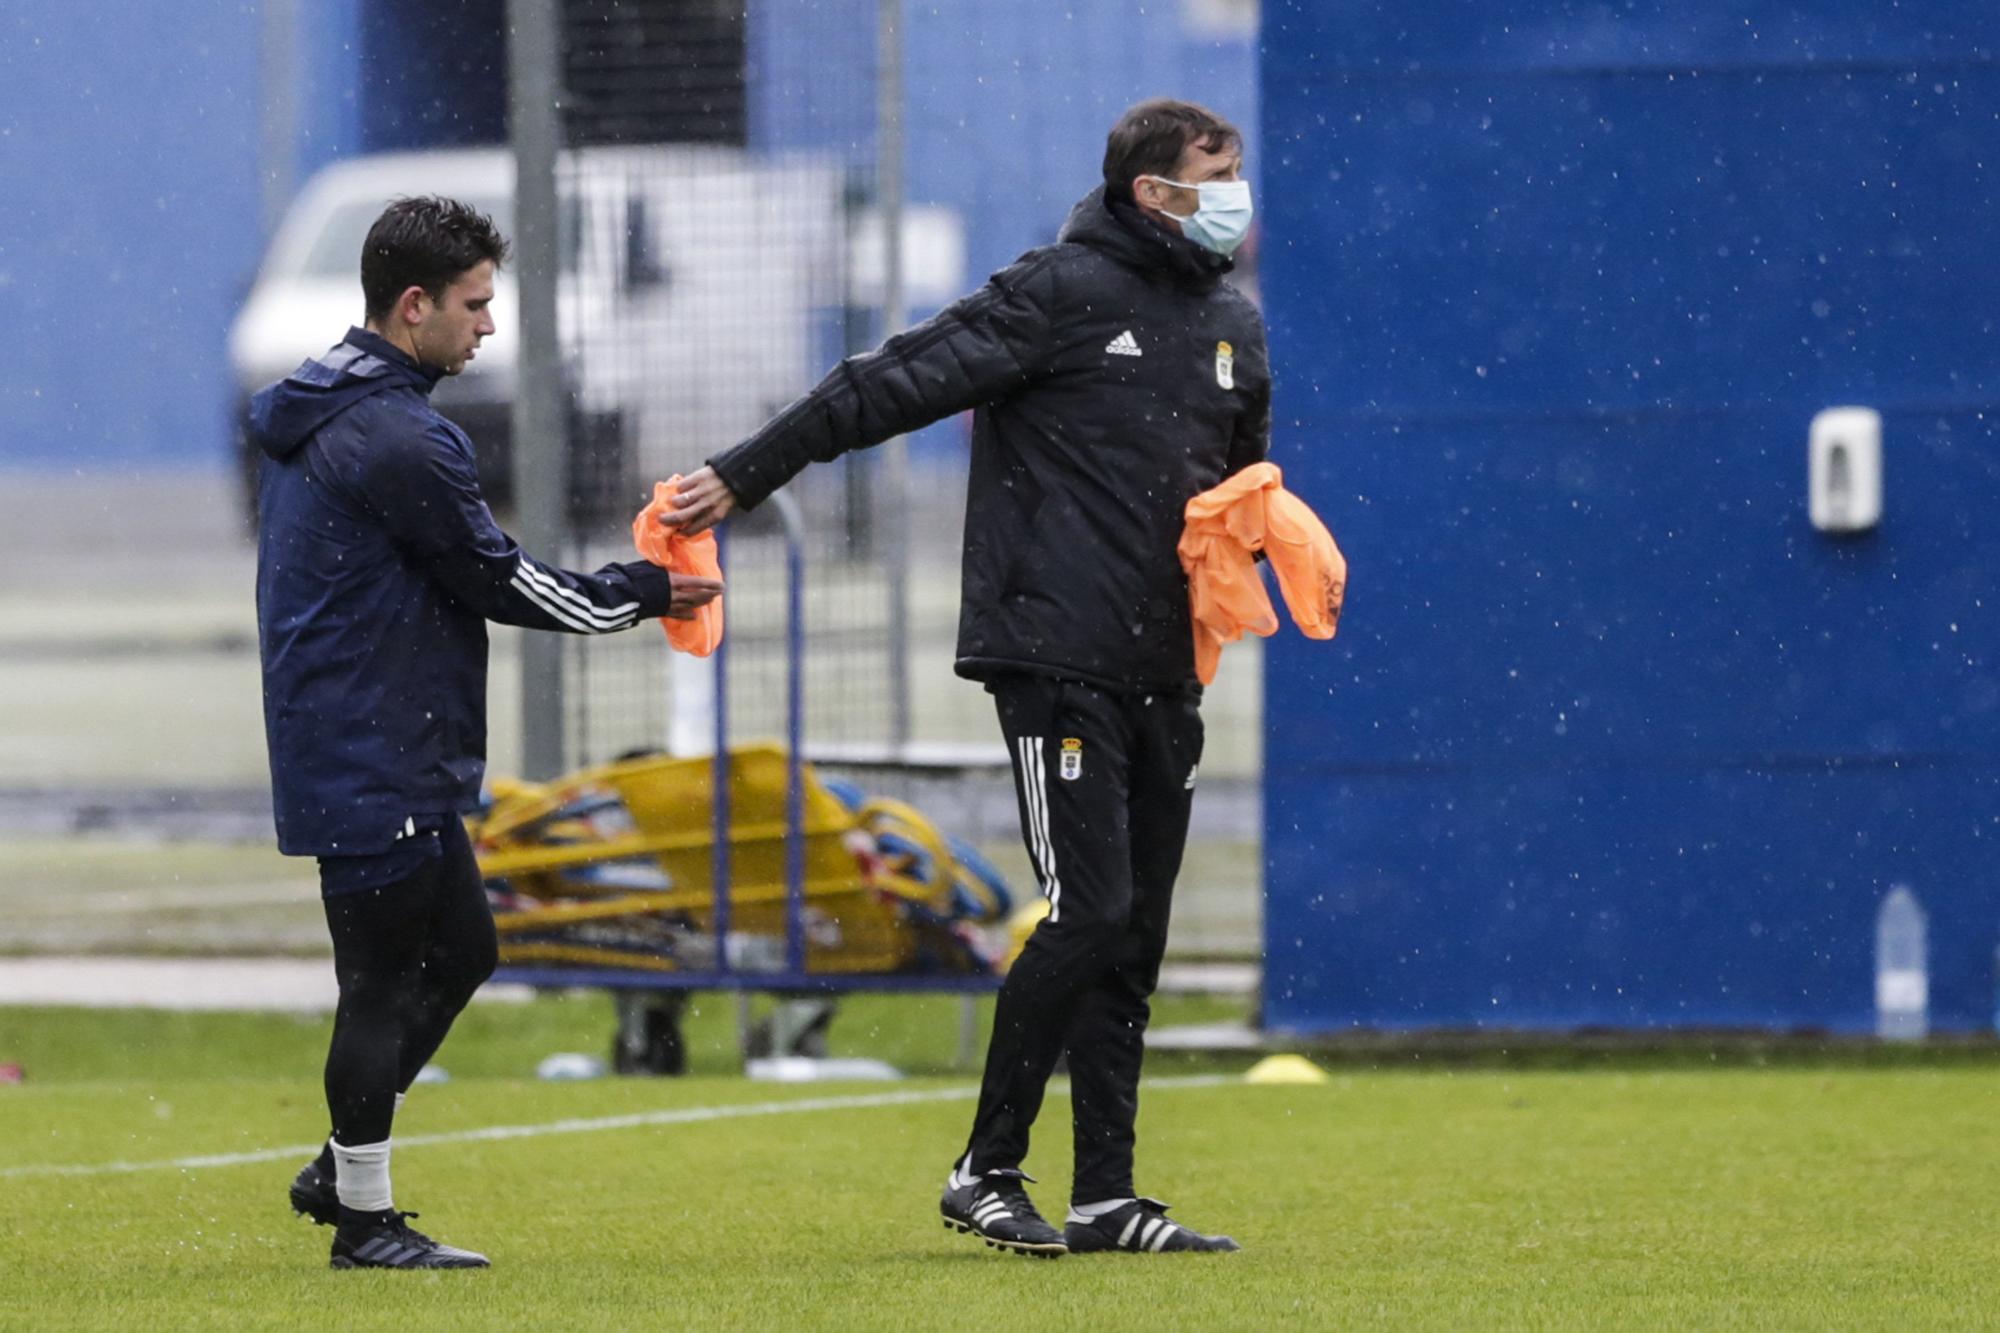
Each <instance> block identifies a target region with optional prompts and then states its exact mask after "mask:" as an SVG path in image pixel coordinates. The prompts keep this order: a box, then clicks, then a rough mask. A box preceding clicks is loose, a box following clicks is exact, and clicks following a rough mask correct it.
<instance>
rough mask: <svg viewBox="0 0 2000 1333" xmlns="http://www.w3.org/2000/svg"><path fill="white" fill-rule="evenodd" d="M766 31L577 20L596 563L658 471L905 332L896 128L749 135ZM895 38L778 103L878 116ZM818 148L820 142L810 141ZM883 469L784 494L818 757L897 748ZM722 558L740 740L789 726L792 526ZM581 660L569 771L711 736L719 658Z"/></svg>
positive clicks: (624, 654)
mask: <svg viewBox="0 0 2000 1333" xmlns="http://www.w3.org/2000/svg"><path fill="white" fill-rule="evenodd" d="M750 17H751V16H750V15H748V14H747V13H746V12H745V11H742V10H740V9H732V8H729V7H726V6H717V5H715V4H713V3H710V2H709V0H692V2H690V0H680V2H679V3H659V4H655V5H652V6H647V5H633V4H617V5H614V4H610V3H607V2H601V0H572V3H570V4H569V5H568V6H567V7H566V11H565V20H564V23H563V27H562V38H563V42H564V46H565V50H564V52H563V68H564V71H565V81H566V91H567V93H568V97H567V98H566V102H565V108H566V110H565V118H564V137H565V140H566V142H567V144H568V151H567V152H566V153H565V154H564V156H563V158H562V162H561V166H560V168H559V171H558V188H559V193H560V195H561V198H562V200H563V206H562V224H563V226H564V227H565V228H566V229H568V230H569V231H570V232H571V233H572V234H571V235H570V236H569V237H567V238H566V240H565V251H566V252H567V253H573V254H576V255H578V256H580V257H581V258H580V261H579V264H578V271H577V272H576V273H575V275H574V277H573V278H572V279H571V280H569V281H566V282H565V283H564V284H563V285H562V286H561V288H560V290H559V293H558V312H559V318H560V322H561V326H562V330H563V337H562V341H563V345H564V347H565V349H566V355H567V359H568V364H567V367H566V375H567V377H568V381H569V390H570V393H571V395H572V397H573V399H574V402H575V410H574V411H572V412H571V413H570V422H571V425H570V431H571V439H570V441H569V447H570V449H571V452H572V455H573V458H574V459H575V460H576V464H575V465H573V467H572V469H571V475H572V477H575V478H578V479H579V480H578V482H577V484H578V485H579V487H580V489H581V490H582V491H583V492H584V493H583V494H582V495H580V496H579V497H578V498H579V501H580V502H579V503H573V504H572V505H571V506H570V514H571V518H570V523H571V529H572V530H571V532H570V536H569V544H570V546H571V548H572V554H573V555H574V556H575V558H576V559H578V560H579V561H580V562H583V563H586V564H587V563H593V562H594V561H595V560H598V559H612V558H629V555H621V552H629V549H630V548H629V542H628V540H627V538H626V537H625V535H624V532H625V525H626V523H627V522H628V521H629V519H630V517H631V515H632V514H633V513H634V512H636V510H637V509H638V508H639V506H640V505H641V504H642V503H643V501H644V500H645V499H646V498H647V490H648V488H649V487H650V485H651V483H652V482H653V481H655V480H663V479H665V478H667V477H669V476H671V475H673V474H675V473H685V472H689V471H692V470H694V469H695V468H697V467H699V466H701V464H702V462H703V460H704V459H705V458H707V457H708V456H710V455H712V454H713V453H715V452H718V451H719V450H721V449H723V448H726V447H727V446H729V445H731V444H733V443H735V442H736V441H738V440H740V439H742V438H744V437H745V436H746V435H748V434H750V433H751V432H752V431H754V430H755V429H756V428H757V427H758V426H760V425H761V424H763V422H765V421H766V420H768V419H769V418H770V417H771V416H772V415H774V414H775V413H776V412H778V411H779V410H780V409H781V408H782V407H783V406H784V405H785V404H786V403H787V402H789V401H791V400H792V399H793V398H795V397H796V396H797V395H799V394H800V393H802V392H804V391H805V390H806V389H808V388H810V387H811V386H812V385H813V384H814V383H815V382H816V381H817V380H818V379H819V377H820V376H821V375H823V374H824V373H825V371H826V369H827V368H828V367H829V366H831V365H832V364H833V363H834V362H836V361H837V360H839V359H840V358H841V357H842V356H844V355H847V354H849V353H851V352H854V351H858V350H861V349H862V348H864V347H866V346H869V345H871V344H872V343H873V342H874V341H876V340H877V339H879V337H880V336H881V335H882V333H883V332H884V330H885V328H886V327H887V326H888V325H889V323H890V322H891V321H892V320H893V318H894V316H893V315H892V314H890V313H888V310H887V307H888V306H890V305H892V304H893V302H894V286H895V284H894V283H893V282H892V281H885V274H892V273H894V272H895V271H897V269H898V268H899V267H900V265H894V264H891V263H889V262H888V258H887V253H886V252H887V248H888V246H889V245H890V244H892V243H894V237H893V236H892V235H891V234H890V233H893V232H897V231H900V228H885V227H884V225H883V217H884V210H883V208H882V207H881V202H880V201H881V197H882V194H883V184H884V182H883V181H882V179H881V177H880V174H879V173H878V170H877V161H878V158H879V156H880V154H879V153H878V151H877V146H878V144H880V143H881V142H882V141H883V137H884V136H883V134H882V132H881V126H880V125H877V124H866V123H862V121H861V119H859V118H856V117H852V116H851V117H850V121H852V122H853V123H851V124H849V125H848V127H847V128H848V131H849V132H848V133H847V134H846V135H845V136H840V135H833V136H824V135H822V136H805V135H799V134H791V135H776V134H768V133H759V132H758V130H757V127H755V126H753V125H752V124H751V123H750V122H751V119H752V118H751V116H750V115H749V113H748V112H746V110H745V101H746V97H747V94H746V92H745V83H746V79H747V78H748V77H749V76H748V74H747V72H746V64H745V61H746V56H745V42H744V39H743V35H742V29H743V27H744V25H745V24H746V23H748V22H749V21H750ZM882 49H883V46H882V44H881V43H877V44H876V50H875V51H873V52H868V53H865V54H863V55H862V56H858V57H851V58H845V59H843V58H841V56H840V55H839V54H838V53H836V54H833V55H830V56H829V57H828V58H827V59H824V60H820V61H817V62H815V63H814V64H813V66H812V67H811V68H810V69H809V70H803V71H798V72H796V73H794V74H792V75H789V76H788V77H789V78H791V79H792V81H793V83H794V84H795V85H796V86H793V87H789V88H786V89H782V90H771V89H767V90H766V91H767V95H768V96H781V97H785V98H797V99H805V100H806V101H807V103H808V105H815V104H817V105H826V106H841V107H848V108H862V109H866V108H872V107H875V106H877V105H879V104H880V103H881V102H882V100H883V99H881V98H879V97H878V95H877V93H878V86H877V81H878V78H879V77H880V75H881V73H882V68H881V67H882V60H881V51H882ZM891 49H893V48H891ZM810 137H818V138H820V139H821V140H822V142H820V143H818V144H815V145H810V146H800V145H799V144H798V143H797V142H796V141H797V140H799V139H801V138H810ZM773 139H788V140H791V141H792V142H784V143H773V142H770V141H771V140H773ZM884 468H885V459H884V457H883V456H882V454H881V453H880V451H876V452H873V453H870V454H868V455H863V456H857V457H852V458H849V459H845V460H842V461H841V462H840V463H838V464H836V465H834V466H831V467H819V468H813V469H810V470H809V471H808V472H807V473H806V474H805V475H803V476H802V477H800V478H799V479H798V480H797V481H796V482H794V483H793V484H792V487H791V493H792V495H793V497H794V498H795V499H796V500H797V501H798V503H799V505H800V507H801V509H802V511H803V513H804V515H805V518H806V549H805V552H804V555H805V560H804V566H805V569H806V571H807V576H806V577H807V579H808V583H809V586H808V588H807V591H806V597H805V617H806V626H805V629H806V641H807V642H808V643H809V644H810V645H811V647H810V651H809V655H808V657H807V660H806V663H805V698H806V709H805V713H806V735H807V737H808V739H809V740H810V741H813V742H818V743H822V744H828V743H833V744H839V745H841V746H842V747H843V748H853V747H857V746H859V747H866V746H870V745H882V744H886V742H888V741H889V740H891V739H894V738H897V737H896V733H897V732H898V730H906V727H907V722H906V721H905V720H904V719H906V718H907V711H906V710H907V700H906V698H902V697H900V696H901V694H902V689H903V682H904V681H906V680H907V679H908V673H907V671H906V670H905V669H904V668H903V664H902V662H901V661H900V660H899V651H898V644H899V643H904V642H907V641H908V640H907V638H906V637H905V635H904V633H903V631H904V630H905V628H906V626H905V624H904V623H903V622H902V620H901V619H900V617H899V610H898V608H899V605H901V604H902V598H901V594H900V588H901V586H902V584H901V579H900V576H899V570H901V569H903V568H906V567H907V566H906V564H905V561H906V560H907V553H908V547H907V545H906V544H905V542H904V534H905V533H906V531H907V523H906V520H905V516H904V513H903V512H902V506H901V505H900V504H898V503H897V497H896V496H895V495H893V494H886V493H885V491H884V488H883V487H882V486H881V485H880V484H879V479H880V477H881V474H882V473H883V471H884ZM600 498H601V500H600ZM954 509H955V503H954ZM933 526H935V525H933ZM935 536H936V538H937V539H938V540H940V541H949V538H950V534H949V533H948V532H947V533H936V534H935ZM946 549H948V547H947V548H946ZM728 551H729V558H728V570H727V573H728V577H729V591H728V594H727V598H726V604H727V615H728V632H729V636H730V648H731V654H730V669H729V680H728V688H729V699H728V701H727V703H728V709H729V715H730V718H731V721H732V728H731V729H732V733H733V734H735V735H737V736H739V737H755V736H776V735H780V734H782V733H783V729H784V713H783V708H784V690H783V688H782V681H783V673H784V669H785V626H784V607H785V586H784V584H785V575H784V570H785V562H784V558H783V554H784V553H783V534H782V532H781V530H780V528H779V526H778V525H777V523H776V522H775V519H774V517H773V516H772V515H770V514H768V513H766V512H763V511H760V512H758V513H755V514H750V515H745V516H742V517H740V518H738V519H737V520H734V521H733V522H732V525H731V534H730V542H729V547H728ZM930 563H931V564H932V565H933V566H935V565H936V564H937V562H936V561H935V560H932V561H931V562H930ZM925 604H926V605H930V604H931V603H930V601H926V603H925ZM945 614H946V615H947V616H948V614H949V612H948V611H947V612H946V613H945ZM948 629H949V626H948V625H946V626H944V631H945V632H948ZM917 632H918V633H919V634H929V635H930V636H931V637H935V634H936V632H937V628H936V627H935V626H930V627H924V628H920V629H918V631H917ZM567 652H568V658H567V661H566V663H565V669H564V676H565V690H564V697H565V704H564V707H565V710H566V712H565V717H564V727H563V733H564V751H565V759H566V762H567V763H568V764H571V765H574V764H579V763H588V762H600V761H603V760H605V759H608V758H611V757H613V756H615V755H618V754H620V753H623V752H627V751H631V750H636V749H649V748H668V749H673V750H676V751H681V752H689V751H699V750H702V749H705V748H706V747H707V746H708V745H710V744H711V743H712V730H711V727H710V724H709V722H708V720H707V719H708V718H709V717H710V716H711V715H712V714H711V712H710V709H711V707H712V697H713V688H714V685H713V673H712V671H711V669H710V668H709V666H708V665H707V664H702V663H692V662H689V661H686V660H677V659H674V658H671V657H670V655H669V654H668V652H667V650H666V648H665V646H664V645H663V644H662V643H661V642H660V639H659V636H658V635H657V634H653V633H637V634H631V635H624V636H618V637H615V638H610V639H582V640H576V641H573V642H572V643H571V644H570V645H569V646H568V649H567ZM899 710H904V711H903V712H902V714H901V716H899Z"/></svg>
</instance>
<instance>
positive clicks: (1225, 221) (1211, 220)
mask: <svg viewBox="0 0 2000 1333" xmlns="http://www.w3.org/2000/svg"><path fill="white" fill-rule="evenodd" d="M1153 179H1154V180H1156V181H1158V182H1160V184H1162V185H1171V186H1173V187H1174V188H1175V189H1178V190H1193V191H1194V192H1195V193H1196V194H1197V195H1199V196H1200V197H1201V202H1200V203H1199V204H1198V205H1197V206H1196V207H1195V210H1194V212H1192V213H1189V214H1187V215H1186V216H1182V215H1181V214H1179V213H1167V214H1166V215H1167V216H1168V217H1170V218H1172V219H1173V220H1174V221H1176V222H1178V223H1180V224H1181V234H1182V235H1184V236H1186V237H1187V238H1188V239H1189V240H1190V241H1193V242H1194V243H1195V244H1196V245H1199V246H1201V247H1202V248H1204V249H1207V250H1213V251H1215V253H1217V254H1219V255H1233V254H1235V253H1236V247H1237V246H1239V245H1241V244H1243V238H1244V236H1246V235H1247V234H1248V233H1249V231H1250V216H1251V209H1250V182H1249V181H1203V182H1202V183H1201V184H1199V185H1187V184H1184V183H1182V182H1181V181H1170V180H1168V179H1167V178H1166V177H1165V176H1155V177H1153ZM1160 211H1161V212H1163V213H1165V212H1166V210H1165V209H1162V210H1160Z"/></svg>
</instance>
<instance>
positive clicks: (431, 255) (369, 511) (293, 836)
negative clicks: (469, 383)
mask: <svg viewBox="0 0 2000 1333" xmlns="http://www.w3.org/2000/svg"><path fill="white" fill-rule="evenodd" d="M506 253H507V243H506V241H505V240H504V239H503V238H502V237H501V236H500V233H499V232H498V231H497V230H496V229H495V228H494V226H493V223H492V221H491V220H490V219H488V218H486V217H485V216H484V215H482V214H480V213H478V212H476V211H475V210H473V209H471V208H468V207H466V206H465V205H463V204H459V203H455V202H453V201H451V200H448V199H431V198H424V199H405V200H401V201H399V202H397V203H395V204H392V205H390V206H389V208H388V209H387V211H385V212H384V213H383V214H382V216H381V217H380V218H379V219H377V220H376V222H375V225H374V226H373V227H372V228H371V229H370V230H369V233H368V238H367V240H366V242H365V243H364V245H363V248H362V254H361V287H362V294H363V296H364V297H365V299H366V306H367V327H366V328H359V329H349V330H348V331H347V336H346V337H345V338H344V339H343V340H342V341H341V342H340V343H339V344H338V345H337V346H335V347H334V348H333V349H332V350H331V351H329V352H327V353H325V354H324V355H323V356H320V357H319V358H317V359H314V360H310V361H307V362H306V363H305V364H304V365H302V366H300V367H299V368H298V369H297V370H295V371H293V372H292V374H290V375H289V376H287V377H286V378H285V379H283V380H281V381H279V382H278V383H276V384H273V385H271V386H270V387H269V388H267V389H264V390H263V391H262V392H260V393H259V394H258V395H257V396H256V398H255V399H253V400H252V404H251V429H252V433H253V435H254V437H255V439H256V441H257V443H258V445H259V446H260V447H261V448H262V450H263V452H264V455H265V457H264V460H263V464H262V472H261V476H260V479H259V491H258V511H259V525H258V526H259V532H258V546H257V634H258V643H259V647H260V650H261V655H262V658H263V665H264V721H265V731H266V735H267V739H268V742H269V746H270V752H271V792H272V804H273V807H274V810H275V812H276V815H277V824H278V846H279V850H281V851H283V852H285V853H286V854H288V855H292V856H314V857H317V858H319V869H320V891H321V895H322V897H323V898H324V901H325V907H326V920H327V927H328V929H329V930H330V931H331V933H332V935H333V964H334V972H335V975H336V976H337V978H338V980H339V983H340V1001H339V1007H338V1008H337V1010H336V1011H335V1014H334V1026H333V1043H332V1047H331V1049H330V1050H329V1051H328V1052H327V1061H326V1095H327V1104H328V1108H329V1109H330V1111H331V1112H332V1119H333V1134H332V1136H331V1137H330V1138H329V1139H328V1141H327V1145H326V1148H325V1150H324V1151H323V1152H321V1154H320V1156H319V1158H318V1159H317V1160H315V1161H313V1162H310V1163H308V1164H307V1165H306V1166H305V1168H304V1169H303V1170H301V1171H300V1172H299V1174H298V1177H297V1178H296V1179H295V1180H294V1181H293V1183H292V1188H291V1200H292V1205H293V1206H294V1207H295V1208H297V1209H298V1210H299V1211H300V1212H302V1213H305V1214H307V1215H309V1216H311V1217H312V1218H313V1219H314V1220H315V1221H317V1222H321V1223H329V1224H334V1225H335V1231H334V1240H333V1266H334V1267H335V1268H483V1267H485V1266H486V1260H485V1258H484V1257H483V1256H481V1255H478V1254H474V1253H472V1252H470V1251H467V1250H459V1249H454V1248H453V1247H451V1246H449V1245H440V1244H439V1243H437V1242H436V1241H433V1240H431V1239H430V1238H429V1237H427V1236H425V1235H423V1234H422V1233H421V1232H417V1231H414V1230H412V1229H411V1228H410V1226H409V1224H408V1223H407V1222H405V1221H404V1217H405V1216H406V1215H405V1214H403V1213H400V1212H397V1211H396V1210H395V1207H394V1204H393V1203H392V1200H391V1194H390V1188H389V1130H390V1124H391V1121H392V1120H393V1118H394V1115H395V1111H396V1107H397V1105H398V1104H400V1103H401V1101H402V1100H403V1093H404V1091H405V1090H406V1089H408V1088H409V1086H410V1083H411V1081H412V1080H413V1079H415V1078H416V1076H417V1072H418V1071H419V1070H421V1069H422V1068H423V1066H424V1063H425V1062H426V1061H427V1060H429V1059H430V1057H431V1055H432V1054H433V1053H434V1052H435V1051H436V1050H437V1048H438V1045H439V1043H441V1042H442V1041H443V1040H444V1038H445V1034H446V1033H447V1032H448V1031H450V1029H451V1025H452V1021H453V1020H454V1019H455V1018H457V1016H458V1013H459V1011H460V1010H461V1009H463V1008H464V1007H465V1004H466V1001H467V1000H469V999H470V998H471V997H472V993H473V991H474V990H476V989H478V987H479V984H480V983H481V982H483V981H484V980H486V978H487V977H488V976H489V975H491V973H492V971H493V967H494V963H495V960H496V957H497V945H496V941H495V937H494V929H493V917H492V913H491V911H490V910H489V908H488V906H487V903H486V893H485V889H484V886H483V885H482V883H481V880H480V876H479V868H478V866H477V864H475V862H474V860H473V855H472V847H471V845H470V843H469V842H468V840H467V838H466V833H465V825H464V823H463V822H461V820H460V818H459V816H460V815H462V814H463V813H464V812H466V811H468V810H470V809H472V808H473V806H474V805H476V804H477V803H478V800H479V787H480V782H481V779H482V778H483V776H484V773H485V767H486V621H488V620H497V621H500V622H503V623H505V624H510V625H523V626H526V627H528V628H530V629H546V630H562V631H567V632H574V633H578V634H603V633H609V632H611V631H614V630H621V629H628V628H630V627H631V626H633V625H635V624H637V623H638V622H639V621H641V620H643V619H646V618H648V617H657V616H662V615H673V616H691V615H693V614H694V610H695V608H697V607H699V606H701V605H703V604H704V603H706V602H708V601H709V600H710V599H712V598H713V597H715V595H716V594H717V593H718V592H720V591H721V587H722V585H721V583H720V582H719V581H717V580H714V579H700V578H688V577H685V576H682V575H678V574H676V575H669V574H668V572H667V571H666V570H664V569H661V568H658V567H657V566H654V565H651V564H647V563H645V562H643V561H640V562H636V563H631V564H613V565H606V566H605V567H604V568H602V569H600V570H598V571H597V572H596V573H594V574H577V573H572V572H570V571H568V570H565V569H558V568H556V567H555V566H553V565H546V564H543V563H542V562H541V561H539V560H536V559H535V558H534V557H532V556H531V555H529V554H528V553H527V552H526V551H524V550H522V549H521V547H520V546H519V545H518V544H517V543H516V542H515V541H514V539H513V538H512V537H509V536H508V535H507V534H506V533H504V532H502V531H501V530H500V528H499V527H498V525H496V524H495V523H494V521H493V515H492V513H491V512H490V511H489V510H488V509H487V507H486V502H485V500H484V499H482V498H481V496H480V493H479V477H478V470H477V467H476V466H475V463H474V458H473V452H472V441H471V440H469V439H468V438H467V437H466V435H465V432H464V431H462V430H460V429H459V428H458V427H457V426H456V425H455V424H453V423H452V422H450V421H448V420H446V419H445V418H444V417H442V416H439V415H438V413H437V411H436V410H435V409H434V408H432V406H431V402H430V392H431V389H432V388H433V387H434V386H435V385H436V384H437V382H438V381H439V380H441V379H443V378H444V377H445V376H447V375H456V374H458V373H459V372H460V371H461V370H463V369H464V368H465V366H466V363H467V362H469V361H471V360H472V359H473V357H474V356H475V355H476V354H477V351H478V348H479V344H480V342H481V340H482V339H484V338H486V337H488V336H489V335H491V334H492V332H493V319H492V316H491V314H490V313H489V311H488V307H489V306H490V305H491V303H492V301H493V274H494V270H495V269H496V268H497V267H498V266H499V264H500V263H501V261H502V260H503V259H504V258H505V257H506Z"/></svg>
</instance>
